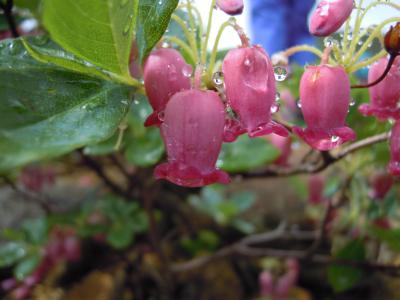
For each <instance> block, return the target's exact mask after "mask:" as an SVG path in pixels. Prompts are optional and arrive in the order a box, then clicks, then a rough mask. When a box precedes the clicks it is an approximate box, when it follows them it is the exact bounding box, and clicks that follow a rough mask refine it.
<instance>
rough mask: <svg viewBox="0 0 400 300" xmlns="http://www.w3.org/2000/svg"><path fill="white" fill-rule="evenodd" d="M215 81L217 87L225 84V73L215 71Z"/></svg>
mask: <svg viewBox="0 0 400 300" xmlns="http://www.w3.org/2000/svg"><path fill="white" fill-rule="evenodd" d="M212 79H213V82H214V85H215V86H216V87H221V86H223V84H224V73H222V72H215V73H214V74H213V77H212Z"/></svg>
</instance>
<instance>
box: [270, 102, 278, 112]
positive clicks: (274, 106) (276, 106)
mask: <svg viewBox="0 0 400 300" xmlns="http://www.w3.org/2000/svg"><path fill="white" fill-rule="evenodd" d="M278 111H279V105H278V104H275V103H274V104H272V105H271V114H274V113H277V112H278Z"/></svg>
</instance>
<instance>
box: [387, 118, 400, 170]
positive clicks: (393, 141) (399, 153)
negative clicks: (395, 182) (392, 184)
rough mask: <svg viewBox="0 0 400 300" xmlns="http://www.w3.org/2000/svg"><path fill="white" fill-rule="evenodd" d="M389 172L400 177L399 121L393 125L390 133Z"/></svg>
mask: <svg viewBox="0 0 400 300" xmlns="http://www.w3.org/2000/svg"><path fill="white" fill-rule="evenodd" d="M389 173H391V174H392V175H394V176H397V177H400V121H399V120H397V121H396V123H395V124H394V125H393V128H392V132H391V135H390V162H389Z"/></svg>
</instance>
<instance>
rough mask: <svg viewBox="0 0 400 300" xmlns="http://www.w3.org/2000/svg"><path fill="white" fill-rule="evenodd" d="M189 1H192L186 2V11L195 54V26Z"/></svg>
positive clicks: (187, 0) (189, 0) (188, 0)
mask: <svg viewBox="0 0 400 300" xmlns="http://www.w3.org/2000/svg"><path fill="white" fill-rule="evenodd" d="M191 1H192V0H186V2H187V11H188V15H189V24H190V28H191V33H192V36H194V39H193V43H194V46H195V48H196V53H197V52H198V47H197V37H196V34H195V32H196V26H195V23H194V18H193V13H192V3H191ZM200 36H201V35H200Z"/></svg>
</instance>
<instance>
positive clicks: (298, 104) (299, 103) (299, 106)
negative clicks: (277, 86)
mask: <svg viewBox="0 0 400 300" xmlns="http://www.w3.org/2000/svg"><path fill="white" fill-rule="evenodd" d="M297 107H298V108H301V101H300V100H299V101H297Z"/></svg>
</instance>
